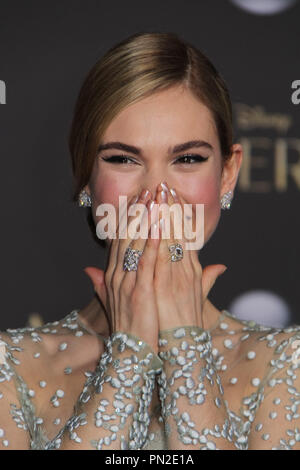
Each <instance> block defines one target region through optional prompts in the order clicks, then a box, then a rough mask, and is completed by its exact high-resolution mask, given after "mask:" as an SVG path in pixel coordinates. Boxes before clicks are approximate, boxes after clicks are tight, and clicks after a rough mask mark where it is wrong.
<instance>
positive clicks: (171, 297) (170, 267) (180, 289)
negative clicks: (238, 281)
mask: <svg viewBox="0 0 300 470" xmlns="http://www.w3.org/2000/svg"><path fill="white" fill-rule="evenodd" d="M165 186H166V187H167V188H168V186H167V184H166V183H165ZM159 188H160V187H159ZM162 189H163V188H160V189H159V191H158V193H157V198H156V201H157V203H159V204H161V203H163V202H166V203H167V204H168V205H169V207H170V206H171V205H172V204H173V203H176V202H177V203H179V204H181V206H182V214H183V215H184V206H183V204H187V202H186V201H185V200H184V198H183V196H182V195H179V194H178V192H176V194H175V196H174V197H173V196H172V194H171V193H170V191H169V188H168V191H167V201H163V200H162V196H161V191H162ZM194 215H195V214H194ZM161 232H162V231H161V229H160V246H159V253H158V257H157V260H156V267H155V272H154V280H153V281H154V290H155V295H156V301H157V306H158V316H159V329H160V330H165V329H171V328H175V327H181V326H188V325H190V326H199V327H201V328H204V323H203V307H204V303H205V301H206V299H207V296H208V294H209V292H210V290H211V288H212V287H213V285H214V283H215V281H216V279H217V277H218V276H220V275H221V274H223V273H224V271H225V270H226V269H227V268H226V266H224V265H223V264H215V265H209V266H207V267H205V268H204V269H202V266H201V264H200V262H199V259H198V252H197V250H191V249H189V250H185V249H184V245H185V242H188V241H189V240H187V239H186V238H185V236H184V227H183V226H182V239H178V238H174V223H173V220H172V218H171V217H170V236H171V238H170V239H168V238H162V233H161ZM174 243H180V244H181V245H182V247H183V258H182V259H181V260H179V261H175V262H172V261H171V259H170V256H171V255H170V252H169V249H168V246H169V245H170V244H174Z"/></svg>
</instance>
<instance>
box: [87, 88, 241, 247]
mask: <svg viewBox="0 0 300 470" xmlns="http://www.w3.org/2000/svg"><path fill="white" fill-rule="evenodd" d="M190 141H200V144H199V146H197V145H196V144H195V143H194V144H193V145H192V146H191V147H190V148H188V149H186V150H177V151H175V153H174V152H173V148H174V147H175V146H178V145H179V144H184V143H186V142H190ZM109 142H121V143H123V144H127V145H130V146H132V147H136V148H137V149H139V151H138V150H137V151H136V152H134V151H133V150H134V149H131V150H130V151H129V150H126V151H124V150H120V149H118V148H111V149H106V150H102V151H100V152H99V154H98V156H97V157H96V160H95V164H94V167H93V171H92V175H91V178H90V182H89V185H88V186H87V187H86V190H87V191H88V193H89V194H90V195H91V198H92V211H93V218H94V222H95V224H97V223H98V221H99V220H100V217H99V216H96V209H97V207H98V205H99V204H102V203H110V204H113V205H114V206H115V208H116V211H117V214H118V207H119V196H127V198H128V200H129V199H130V198H132V196H133V195H135V194H138V193H139V192H140V191H141V190H142V189H143V188H147V189H149V190H150V191H151V192H152V195H153V197H155V193H156V188H157V185H158V184H159V183H160V182H162V181H166V182H167V183H168V185H169V187H170V188H174V189H175V190H177V191H178V192H179V193H180V194H182V196H183V198H184V199H185V200H186V202H187V203H189V204H193V206H192V208H193V209H194V204H196V203H198V204H200V203H202V204H204V244H205V243H206V242H207V241H208V239H209V238H210V237H211V235H212V234H213V232H214V230H215V229H216V227H217V224H218V221H219V218H220V198H221V196H222V195H223V194H224V193H225V192H226V191H228V190H229V189H234V185H235V183H236V179H237V176H238V170H239V166H240V163H241V162H240V161H239V159H235V160H236V161H235V164H234V165H231V166H230V168H229V167H228V171H223V173H222V166H221V163H222V158H221V152H220V145H219V139H218V134H217V130H216V127H215V124H214V120H213V118H212V115H211V112H210V111H209V110H208V108H207V107H206V106H205V105H204V104H202V103H201V102H200V101H199V100H197V99H196V98H195V97H194V96H193V95H192V94H191V92H189V91H188V90H187V89H185V88H183V87H182V86H176V87H172V88H169V89H168V90H165V91H160V92H158V93H156V94H153V95H151V96H150V97H148V98H145V99H142V100H141V101H139V102H137V103H135V104H132V105H130V106H128V107H127V108H125V109H124V110H123V111H121V112H120V113H119V114H118V115H117V116H116V117H115V119H114V120H113V121H112V122H111V124H110V125H109V127H108V128H107V130H106V132H105V134H104V135H103V138H102V141H101V144H107V143H109ZM239 153H241V152H239ZM191 154H192V155H191ZM188 155H191V156H189V157H188ZM184 156H186V158H184ZM112 157H113V158H112ZM121 157H122V158H121ZM204 158H205V160H203V159H204ZM202 160H203V161H202ZM117 220H118V219H117Z"/></svg>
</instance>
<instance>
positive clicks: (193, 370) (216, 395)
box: [158, 326, 247, 450]
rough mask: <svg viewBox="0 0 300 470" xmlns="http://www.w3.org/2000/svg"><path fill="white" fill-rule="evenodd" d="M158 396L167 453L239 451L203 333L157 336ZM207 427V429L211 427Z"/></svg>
mask: <svg viewBox="0 0 300 470" xmlns="http://www.w3.org/2000/svg"><path fill="white" fill-rule="evenodd" d="M159 348H160V352H159V357H160V358H161V359H162V361H163V370H162V372H161V374H160V376H158V384H159V395H160V400H161V407H162V417H163V419H164V424H165V435H166V439H167V446H168V447H167V448H168V449H187V450H188V449H191V450H193V449H194V450H198V449H203V450H207V449H211V450H214V449H216V450H219V449H232V450H236V449H241V450H242V449H244V448H245V447H246V446H247V442H245V437H244V436H243V435H240V433H239V431H238V429H237V427H236V425H235V422H234V421H233V420H232V419H231V415H230V412H229V410H228V407H227V403H226V401H225V400H224V399H223V392H224V391H223V387H222V383H221V380H220V377H219V375H218V373H217V369H216V365H215V360H214V356H213V354H212V341H211V334H210V332H209V331H207V330H204V329H202V328H200V327H195V326H184V327H180V328H174V329H170V330H163V331H161V332H160V334H159ZM212 423H213V424H212Z"/></svg>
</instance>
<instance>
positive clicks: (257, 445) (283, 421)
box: [249, 327, 300, 450]
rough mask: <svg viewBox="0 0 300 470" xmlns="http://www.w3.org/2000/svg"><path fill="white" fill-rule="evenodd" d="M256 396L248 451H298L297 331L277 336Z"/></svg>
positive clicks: (299, 343) (299, 361) (299, 356)
mask: <svg viewBox="0 0 300 470" xmlns="http://www.w3.org/2000/svg"><path fill="white" fill-rule="evenodd" d="M291 329H292V328H291ZM298 329H299V327H298ZM270 336H271V335H270ZM262 339H264V338H262ZM271 339H272V340H273V341H274V342H276V341H275V340H274V339H273V337H272V338H271ZM258 392H259V398H260V402H259V407H258V410H257V412H256V414H255V419H254V421H253V423H252V432H251V434H250V438H249V449H250V450H300V407H299V405H300V332H299V331H298V332H293V333H292V334H291V333H289V332H288V333H287V332H286V333H279V334H278V335H277V344H276V347H274V350H272V351H271V356H270V360H269V362H268V367H267V370H266V373H265V376H264V378H263V380H262V381H261V383H260V386H259V388H258Z"/></svg>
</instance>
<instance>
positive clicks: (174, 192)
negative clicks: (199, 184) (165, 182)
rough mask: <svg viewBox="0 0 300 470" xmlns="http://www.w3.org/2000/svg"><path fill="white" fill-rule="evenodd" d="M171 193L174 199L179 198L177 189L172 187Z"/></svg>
mask: <svg viewBox="0 0 300 470" xmlns="http://www.w3.org/2000/svg"><path fill="white" fill-rule="evenodd" d="M170 193H171V194H172V196H173V198H174V199H178V196H177V193H176V191H175V189H173V188H170Z"/></svg>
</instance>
